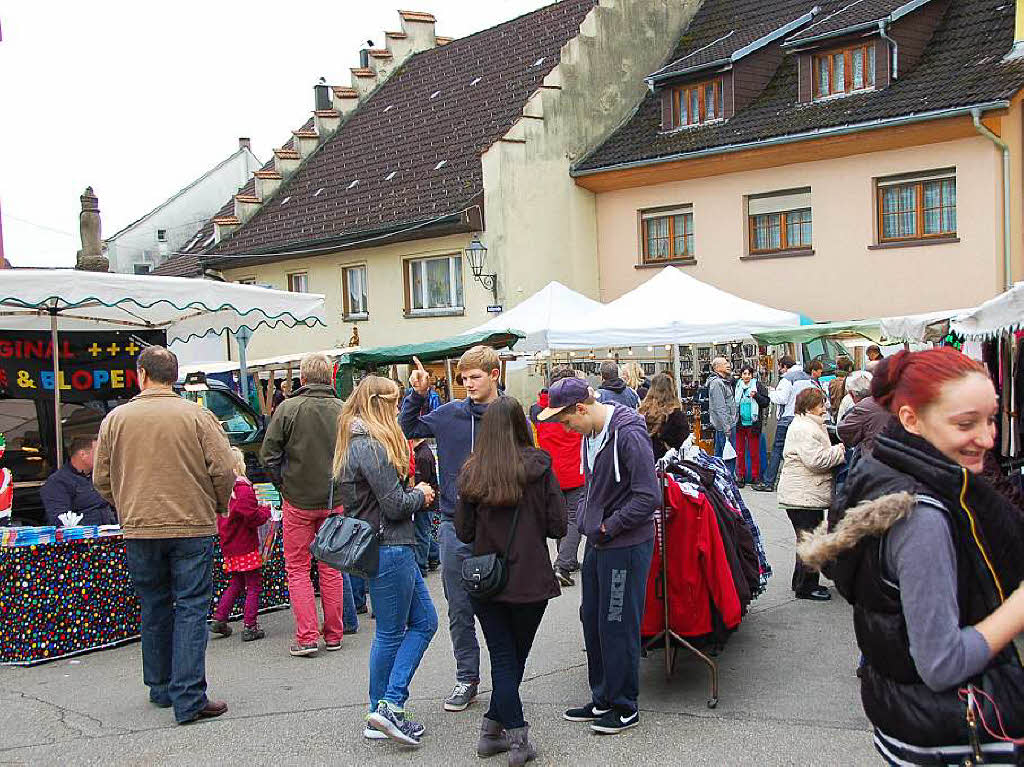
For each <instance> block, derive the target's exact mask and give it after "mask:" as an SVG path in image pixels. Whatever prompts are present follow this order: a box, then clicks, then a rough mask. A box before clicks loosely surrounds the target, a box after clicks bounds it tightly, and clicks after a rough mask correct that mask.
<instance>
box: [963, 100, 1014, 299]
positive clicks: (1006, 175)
mask: <svg viewBox="0 0 1024 767" xmlns="http://www.w3.org/2000/svg"><path fill="white" fill-rule="evenodd" d="M971 117H972V118H973V119H974V129H975V130H976V131H978V133H980V134H981V135H982V136H984V137H985V138H987V139H988V140H989V141H991V142H992V143H993V144H995V145H996V146H997V147H999V149H1001V150H1002V152H1003V281H1004V283H1005V285H1004V289H1005V290H1009V289H1010V288H1012V287H1013V274H1012V272H1011V270H1010V147H1009V146H1008V145H1007V144H1006V142H1005V141H1003V140H1002V139H1001V138H999V137H998V136H997V135H996V134H994V133H993V132H992V131H990V130H989V129H988V128H986V127H985V126H984V125H982V123H981V110H980V109H978V108H974V109H972V110H971Z"/></svg>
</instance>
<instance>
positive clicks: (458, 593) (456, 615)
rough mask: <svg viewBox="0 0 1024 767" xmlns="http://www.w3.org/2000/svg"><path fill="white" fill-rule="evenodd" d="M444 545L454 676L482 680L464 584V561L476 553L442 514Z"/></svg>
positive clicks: (473, 620)
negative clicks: (456, 533)
mask: <svg viewBox="0 0 1024 767" xmlns="http://www.w3.org/2000/svg"><path fill="white" fill-rule="evenodd" d="M438 542H439V543H440V544H441V583H442V585H443V586H444V598H445V599H446V600H448V631H449V633H450V634H451V638H452V648H453V650H454V651H455V679H456V681H458V682H466V683H467V684H468V683H470V682H479V681H480V643H479V642H478V641H477V638H476V617H475V616H474V614H473V605H472V603H471V602H470V601H469V592H468V591H466V588H465V587H464V586H463V585H462V562H463V561H464V560H465V559H466V558H468V557H471V556H473V547H472V545H470V544H468V543H463V542H462V541H460V540H459V538H458V536H457V535H455V524H454V523H453V522H452V521H451V520H450V519H447V518H444V517H442V519H441V526H440V528H438Z"/></svg>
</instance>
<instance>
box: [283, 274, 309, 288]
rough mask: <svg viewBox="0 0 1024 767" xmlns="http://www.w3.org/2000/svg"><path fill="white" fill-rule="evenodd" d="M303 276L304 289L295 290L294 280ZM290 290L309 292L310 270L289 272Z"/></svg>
mask: <svg viewBox="0 0 1024 767" xmlns="http://www.w3.org/2000/svg"><path fill="white" fill-rule="evenodd" d="M300 277H301V278H302V290H295V289H294V288H293V287H292V286H293V284H294V283H293V280H295V279H296V278H300ZM288 292H289V293H308V292H309V272H289V273H288Z"/></svg>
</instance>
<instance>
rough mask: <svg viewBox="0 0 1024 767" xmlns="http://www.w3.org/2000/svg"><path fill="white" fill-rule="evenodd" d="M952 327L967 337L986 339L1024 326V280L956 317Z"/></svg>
mask: <svg viewBox="0 0 1024 767" xmlns="http://www.w3.org/2000/svg"><path fill="white" fill-rule="evenodd" d="M950 327H951V329H952V330H954V331H955V332H957V333H959V334H960V335H962V336H965V337H966V338H971V339H985V338H992V337H993V336H997V335H999V333H1001V332H1002V331H1005V330H1019V329H1021V327H1024V282H1018V283H1017V284H1015V285H1014V286H1013V287H1012V288H1010V289H1009V290H1007V291H1006V292H1005V293H1000V294H999V295H998V296H996V297H995V298H990V299H989V300H988V301H986V302H985V303H983V304H982V305H981V306H979V307H977V308H976V309H971V310H969V311H967V312H964V313H963V314H961V315H959V316H957V317H954V319H953V321H952V323H951V324H950Z"/></svg>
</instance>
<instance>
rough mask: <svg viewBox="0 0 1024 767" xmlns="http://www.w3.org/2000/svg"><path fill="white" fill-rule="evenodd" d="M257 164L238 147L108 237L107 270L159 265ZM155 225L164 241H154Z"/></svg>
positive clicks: (216, 209)
mask: <svg viewBox="0 0 1024 767" xmlns="http://www.w3.org/2000/svg"><path fill="white" fill-rule="evenodd" d="M259 168H260V163H259V160H257V159H256V157H255V156H254V155H253V153H252V152H250V151H249V150H248V149H239V150H238V151H237V152H235V153H234V154H233V155H231V156H230V157H229V158H227V159H226V160H225V161H224V162H222V163H221V164H220V165H218V166H217V167H215V168H214V169H212V170H210V171H209V172H208V173H206V174H205V175H203V176H201V177H200V178H198V179H196V181H194V182H192V184H191V185H189V186H187V187H186V188H184V189H182V190H181V191H180V192H178V193H177V194H176V195H174V196H173V197H172V198H171V199H169V200H168V201H167V202H165V203H164V204H163V205H161V206H160V207H158V208H156V209H155V210H154V211H152V212H151V213H150V214H149V215H147V216H146V217H145V218H143V219H142V220H141V221H138V222H137V223H135V224H133V225H132V226H131V227H129V228H127V229H125V230H123V231H121V232H119V233H118V234H117V235H115V236H114V237H111V238H109V239H108V240H107V241H106V242H107V257H108V258H109V259H110V271H112V272H121V273H123V274H133V273H134V265H135V264H149V266H150V268H156V267H157V266H159V265H160V264H161V263H163V261H165V260H166V259H167V257H168V255H169V254H171V253H174V252H175V251H178V250H180V249H182V248H183V247H184V246H185V245H187V244H188V243H189V241H190V240H191V239H192V237H193V236H195V234H196V232H197V231H198V230H199V228H200V227H201V226H202V225H203V223H204V222H205V221H206V220H207V219H209V218H210V217H211V216H213V214H214V213H216V212H217V211H218V210H220V209H221V207H222V206H223V205H224V203H225V202H227V201H228V200H229V199H231V197H232V196H233V195H234V194H235V193H236V192H238V190H239V189H240V188H241V187H243V186H245V184H246V182H247V181H248V180H249V177H250V176H252V174H253V173H254V172H255V171H257V170H259ZM159 229H165V230H166V231H167V242H166V243H159V242H158V241H157V230H159ZM162 245H163V246H164V247H163V249H161V246H162Z"/></svg>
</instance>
